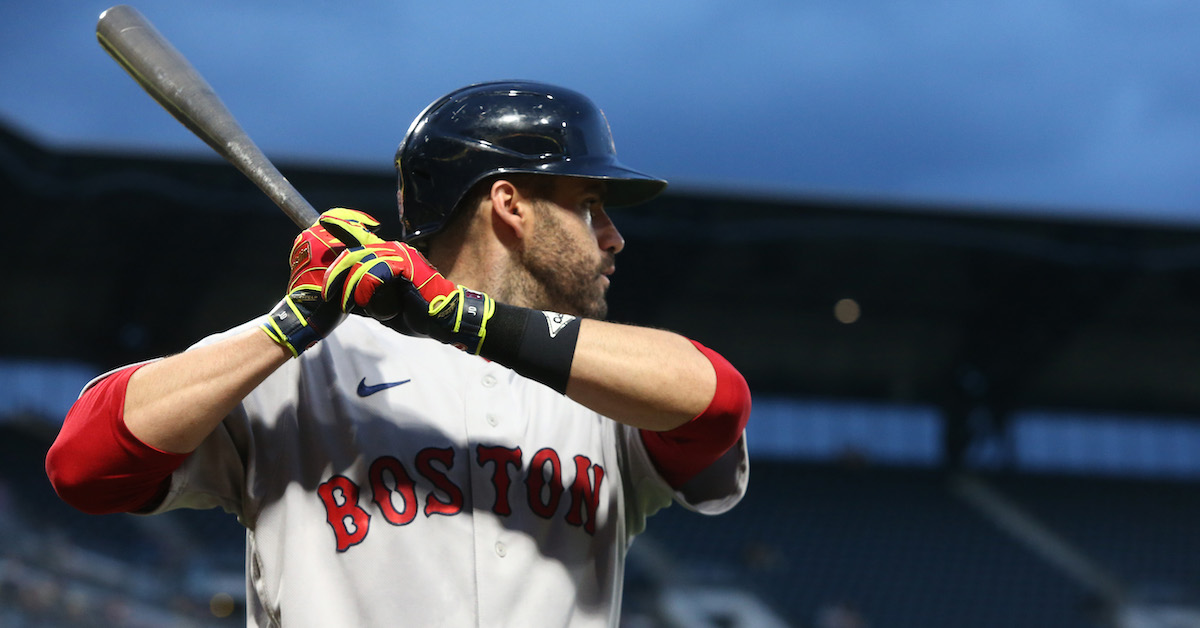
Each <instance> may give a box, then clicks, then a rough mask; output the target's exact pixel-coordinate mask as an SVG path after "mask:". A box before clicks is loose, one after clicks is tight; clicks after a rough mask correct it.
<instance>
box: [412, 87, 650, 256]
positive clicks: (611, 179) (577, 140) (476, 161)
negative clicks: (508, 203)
mask: <svg viewBox="0 0 1200 628" xmlns="http://www.w3.org/2000/svg"><path fill="white" fill-rule="evenodd" d="M396 168H397V170H398V175H399V176H398V179H399V188H398V190H397V197H398V198H397V200H398V205H399V207H400V218H401V222H402V223H403V224H404V239H405V240H406V241H409V242H415V241H417V240H420V239H422V238H425V237H428V236H429V235H431V234H433V233H436V232H437V231H438V230H440V229H441V228H442V227H443V226H444V225H445V224H446V223H447V222H448V221H449V220H450V217H451V214H452V213H453V212H454V211H455V209H456V207H457V206H458V204H459V203H460V202H461V200H462V199H463V197H464V196H466V194H467V193H468V192H469V191H470V190H471V188H472V187H473V186H474V185H475V184H476V183H478V182H479V181H481V180H483V179H485V178H486V177H488V176H489V175H493V174H507V173H530V174H546V175H557V176H573V177H585V178H594V179H602V180H605V181H607V182H608V190H609V197H608V204H609V205H614V206H615V205H633V204H637V203H641V202H644V201H647V200H650V199H651V198H653V197H654V196H656V195H657V194H659V193H660V192H661V191H662V190H663V189H664V188H665V187H666V185H667V182H666V181H663V180H662V179H658V178H655V177H652V176H649V175H646V174H643V173H641V172H638V171H636V170H632V169H630V168H627V167H625V166H624V165H622V164H621V163H620V162H618V161H617V156H616V149H615V148H614V144H613V140H612V133H611V131H610V130H609V126H608V121H607V119H605V117H604V112H602V111H601V110H600V108H599V107H597V106H596V105H595V103H593V102H592V101H591V100H589V99H588V98H587V97H586V96H584V95H583V94H580V93H578V92H575V91H572V90H569V89H566V88H562V87H557V86H554V85H547V84H545V83H534V82H529V81H497V82H492V83H480V84H477V85H471V86H468V87H464V88H462V89H458V90H455V91H453V92H451V93H449V94H446V95H445V96H443V97H441V98H439V99H438V100H436V101H434V102H433V103H432V104H430V105H429V106H428V107H426V108H425V110H424V111H422V112H421V114H420V115H419V116H417V118H416V119H415V120H414V121H413V123H412V125H411V126H410V127H409V130H408V133H407V134H406V135H405V137H404V140H403V141H402V142H401V143H400V147H399V149H397V151H396Z"/></svg>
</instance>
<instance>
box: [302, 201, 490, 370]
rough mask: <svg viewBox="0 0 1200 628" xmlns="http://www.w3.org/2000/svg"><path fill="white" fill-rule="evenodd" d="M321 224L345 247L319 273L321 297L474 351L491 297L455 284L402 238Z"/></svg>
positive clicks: (484, 326) (345, 308) (480, 340)
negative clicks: (322, 280) (321, 276)
mask: <svg viewBox="0 0 1200 628" xmlns="http://www.w3.org/2000/svg"><path fill="white" fill-rule="evenodd" d="M322 224H326V221H325V220H324V219H322ZM326 227H328V228H329V230H330V231H331V232H334V233H336V234H337V235H338V237H339V238H340V239H341V240H342V241H343V242H345V243H346V245H347V246H348V247H349V248H347V249H346V251H345V252H343V253H342V254H341V255H340V256H339V257H338V259H337V260H335V261H334V263H333V264H332V265H331V266H330V268H329V270H328V271H327V272H326V274H325V289H324V298H325V299H326V300H327V301H329V302H335V301H336V302H338V303H340V305H341V309H342V311H344V312H349V313H353V314H363V315H367V316H371V317H373V318H375V319H378V320H381V321H384V322H385V324H387V325H388V326H390V327H393V328H395V329H397V330H399V331H402V332H404V333H409V334H414V333H415V334H418V335H428V336H431V337H433V338H436V339H437V340H440V341H442V342H445V343H448V344H452V345H454V346H456V347H458V348H459V349H462V350H463V351H467V352H469V353H476V354H477V353H479V348H480V346H482V344H483V339H484V336H485V335H486V331H487V321H488V319H490V318H491V316H492V314H493V313H494V311H495V301H493V300H492V299H491V297H489V296H487V295H486V294H483V293H482V292H476V291H474V290H470V289H468V288H465V287H463V286H459V285H455V284H454V282H452V281H450V280H449V279H446V278H445V277H444V276H442V274H441V273H440V272H438V271H437V269H436V268H434V267H433V266H432V265H431V264H430V263H429V262H428V260H426V259H425V257H424V256H423V255H421V253H420V251H417V250H416V249H414V248H413V247H412V246H409V245H408V244H405V243H403V242H394V241H386V240H383V239H381V238H379V237H378V236H376V235H375V234H374V233H372V232H370V231H369V230H366V229H363V228H361V227H357V226H353V225H350V226H347V225H343V224H334V223H328V224H326Z"/></svg>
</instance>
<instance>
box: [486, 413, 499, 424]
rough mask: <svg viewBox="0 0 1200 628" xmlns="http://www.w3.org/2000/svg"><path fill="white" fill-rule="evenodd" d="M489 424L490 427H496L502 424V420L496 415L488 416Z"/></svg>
mask: <svg viewBox="0 0 1200 628" xmlns="http://www.w3.org/2000/svg"><path fill="white" fill-rule="evenodd" d="M487 422H488V425H490V426H492V427H496V424H497V423H499V422H500V419H498V418H496V415H494V414H489V415H487Z"/></svg>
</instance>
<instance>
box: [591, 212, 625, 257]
mask: <svg viewBox="0 0 1200 628" xmlns="http://www.w3.org/2000/svg"><path fill="white" fill-rule="evenodd" d="M592 230H593V231H594V232H595V233H596V244H597V245H599V247H600V250H601V251H608V252H610V253H612V254H613V255H616V254H617V253H620V252H621V249H624V248H625V238H624V237H622V236H621V232H620V231H618V230H617V225H615V224H613V221H612V219H610V218H609V217H608V213H607V212H605V211H603V210H601V211H598V212H596V213H595V215H594V216H593V217H592Z"/></svg>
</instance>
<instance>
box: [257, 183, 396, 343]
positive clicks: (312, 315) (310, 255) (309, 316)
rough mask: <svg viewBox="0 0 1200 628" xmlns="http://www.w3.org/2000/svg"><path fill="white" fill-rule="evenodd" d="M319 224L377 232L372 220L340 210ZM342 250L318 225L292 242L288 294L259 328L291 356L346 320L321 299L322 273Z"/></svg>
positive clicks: (358, 213) (328, 213)
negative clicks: (332, 224) (324, 223)
mask: <svg viewBox="0 0 1200 628" xmlns="http://www.w3.org/2000/svg"><path fill="white" fill-rule="evenodd" d="M320 220H330V221H336V222H338V223H339V224H345V225H354V226H355V227H356V228H358V229H362V230H363V231H364V232H366V233H370V230H374V229H377V228H379V221H377V220H375V219H374V218H372V217H371V216H369V215H367V214H365V213H363V212H360V211H356V210H353V209H345V208H340V207H338V208H334V209H331V210H329V211H327V212H325V213H324V214H321V219H320ZM345 248H346V246H345V245H344V244H342V242H340V241H339V240H338V239H337V237H335V236H334V235H333V234H332V233H330V232H329V230H328V229H326V228H325V227H324V226H323V225H322V224H321V222H320V221H318V222H316V223H313V225H312V226H311V227H309V228H308V229H305V230H304V231H302V232H300V235H298V236H296V239H295V240H294V241H293V242H292V254H291V257H290V258H289V263H290V266H291V275H290V277H289V278H288V294H287V296H285V297H284V298H283V300H281V301H280V302H279V303H278V304H277V305H276V306H275V308H274V309H273V310H272V311H271V313H270V315H269V316H268V317H267V318H265V319H264V320H263V322H262V324H261V325H260V327H261V328H262V330H263V331H264V332H266V333H267V335H268V336H270V337H271V340H274V341H275V342H276V343H278V344H279V345H281V346H283V347H286V348H287V349H288V350H289V351H291V353H292V355H293V356H298V355H300V354H301V353H303V352H304V350H305V349H308V348H309V347H311V346H312V345H314V344H316V343H317V341H319V340H321V339H322V338H324V337H325V336H327V335H328V334H329V332H331V331H333V328H334V327H337V325H338V323H340V322H342V320H343V319H344V318H345V316H346V315H345V314H344V313H343V312H342V310H341V308H340V307H338V305H337V304H334V303H327V302H326V301H325V299H323V298H322V296H321V290H322V287H323V286H324V283H325V271H326V269H328V267H329V265H330V264H332V263H333V262H334V261H335V260H336V259H337V257H338V255H339V254H341V252H342V251H343V250H345Z"/></svg>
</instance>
